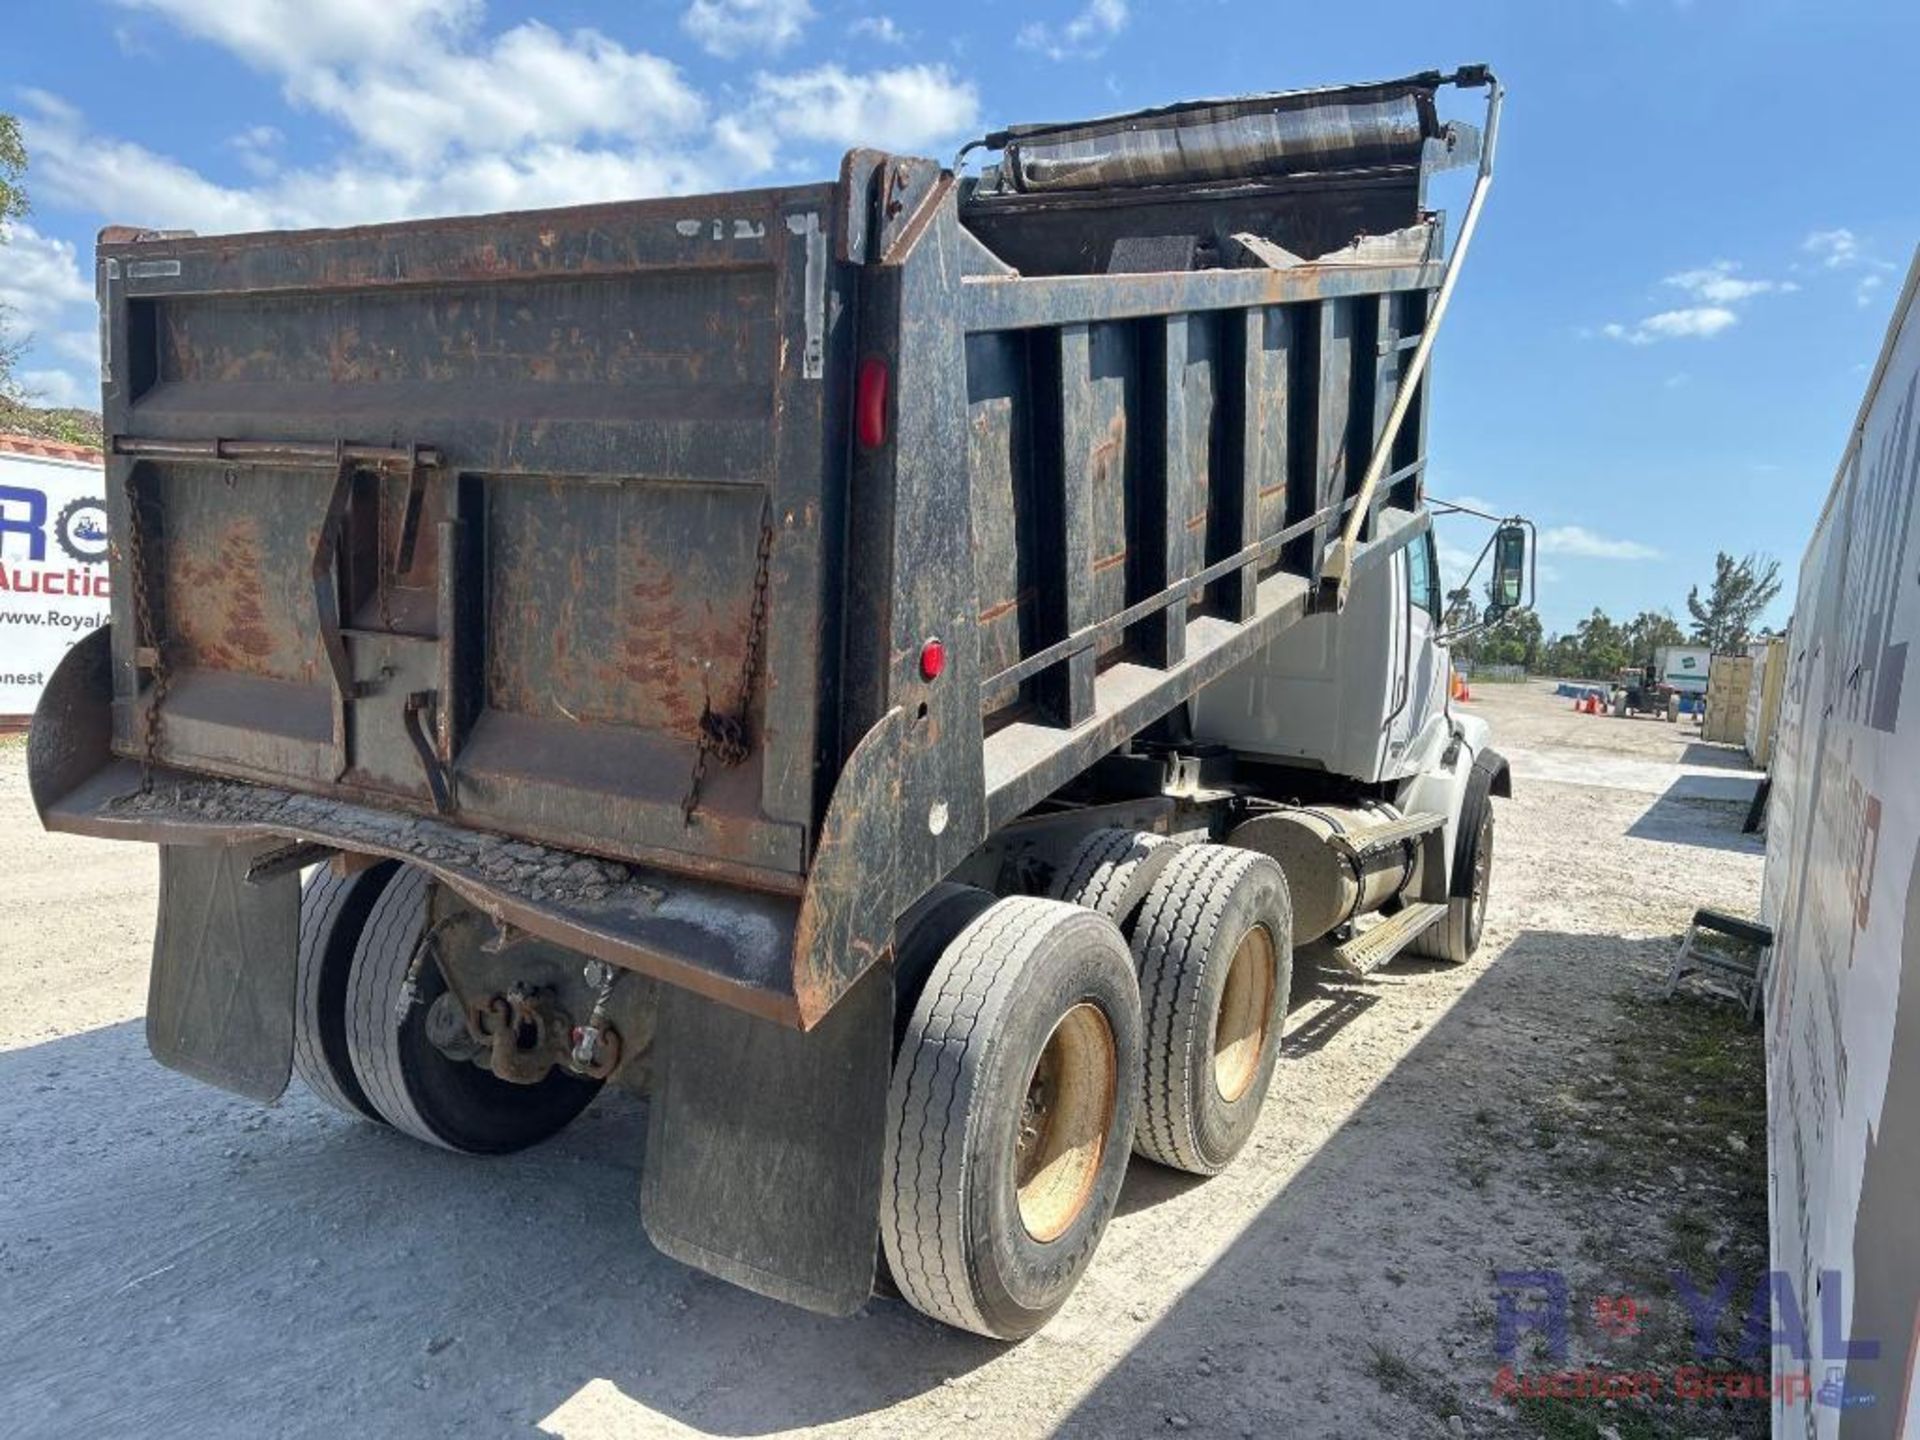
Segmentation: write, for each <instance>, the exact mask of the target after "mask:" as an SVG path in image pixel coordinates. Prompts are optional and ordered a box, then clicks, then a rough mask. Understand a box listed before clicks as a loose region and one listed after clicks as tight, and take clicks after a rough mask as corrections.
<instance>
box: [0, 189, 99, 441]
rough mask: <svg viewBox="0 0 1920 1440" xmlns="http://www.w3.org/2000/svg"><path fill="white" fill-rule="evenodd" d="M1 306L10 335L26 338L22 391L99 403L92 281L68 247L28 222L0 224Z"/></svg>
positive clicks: (56, 401)
mask: <svg viewBox="0 0 1920 1440" xmlns="http://www.w3.org/2000/svg"><path fill="white" fill-rule="evenodd" d="M0 311H4V312H5V313H4V317H3V318H4V320H5V322H6V330H7V336H8V338H10V339H12V340H25V341H27V342H28V349H27V353H26V356H25V363H23V364H22V365H21V367H20V371H19V374H18V375H17V377H16V379H17V380H18V383H19V385H20V387H21V388H22V389H24V390H25V391H27V392H28V393H29V394H30V395H32V396H33V397H34V398H36V399H39V400H41V401H43V403H45V404H49V405H85V406H87V407H89V408H97V407H98V406H99V404H100V379H99V373H100V372H99V353H100V341H99V336H98V327H97V326H96V325H95V324H94V323H93V318H92V317H93V315H94V295H93V284H92V281H91V280H89V279H88V271H87V270H86V269H83V268H82V267H81V263H80V256H79V252H78V250H77V249H76V248H75V247H74V246H73V245H71V244H69V243H68V242H67V241H65V240H56V239H54V238H53V237H52V236H48V235H42V234H41V233H40V232H39V231H37V230H35V229H34V228H33V227H32V226H31V225H29V224H27V223H26V222H25V221H20V220H16V221H13V222H11V223H10V224H7V225H4V226H0ZM55 359H57V360H60V361H62V362H63V363H62V364H60V365H59V366H53V365H49V364H48V363H47V362H48V361H50V360H55ZM29 367H31V368H29Z"/></svg>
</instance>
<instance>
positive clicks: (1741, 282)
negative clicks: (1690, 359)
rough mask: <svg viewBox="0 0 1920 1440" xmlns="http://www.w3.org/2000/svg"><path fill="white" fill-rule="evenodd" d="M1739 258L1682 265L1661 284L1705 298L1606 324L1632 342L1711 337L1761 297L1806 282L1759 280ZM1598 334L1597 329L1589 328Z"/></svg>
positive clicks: (1611, 335)
mask: <svg viewBox="0 0 1920 1440" xmlns="http://www.w3.org/2000/svg"><path fill="white" fill-rule="evenodd" d="M1739 271H1740V264H1739V262H1738V261H1735V260H1715V261H1713V262H1711V263H1710V264H1706V265H1699V266H1696V267H1694V268H1693V269H1691V270H1680V271H1676V272H1675V273H1674V274H1672V275H1669V276H1667V277H1666V278H1665V279H1663V280H1662V281H1661V282H1660V283H1661V284H1662V285H1666V286H1669V287H1671V288H1672V289H1675V290H1680V291H1684V292H1685V293H1686V294H1687V296H1688V297H1689V298H1691V299H1693V300H1695V301H1697V302H1699V303H1697V304H1693V305H1684V306H1680V307H1679V308H1677V309H1673V310H1662V311H1659V312H1658V313H1656V314H1653V315H1648V316H1646V317H1645V318H1644V319H1641V320H1636V321H1633V322H1631V323H1626V322H1622V321H1619V320H1615V321H1612V322H1611V323H1609V324H1606V325H1602V326H1601V327H1600V333H1601V334H1602V335H1604V336H1606V337H1607V338H1608V339H1609V340H1618V341H1621V342H1622V343H1624V344H1627V345H1653V344H1657V343H1658V342H1659V341H1662V340H1711V339H1712V338H1713V337H1714V336H1716V335H1718V334H1720V333H1721V332H1723V331H1726V330H1731V329H1732V328H1733V327H1734V326H1735V325H1737V324H1739V323H1740V311H1739V310H1737V309H1735V308H1734V307H1736V306H1744V305H1745V304H1746V303H1747V302H1748V301H1750V300H1752V299H1753V298H1754V297H1755V296H1759V295H1768V294H1787V293H1789V292H1791V291H1795V290H1798V289H1799V288H1800V287H1799V286H1798V285H1796V284H1795V283H1794V282H1793V281H1791V280H1759V279H1753V278H1750V277H1747V276H1744V275H1741V274H1740V273H1739ZM1583 333H1588V334H1590V333H1592V332H1590V331H1589V332H1583Z"/></svg>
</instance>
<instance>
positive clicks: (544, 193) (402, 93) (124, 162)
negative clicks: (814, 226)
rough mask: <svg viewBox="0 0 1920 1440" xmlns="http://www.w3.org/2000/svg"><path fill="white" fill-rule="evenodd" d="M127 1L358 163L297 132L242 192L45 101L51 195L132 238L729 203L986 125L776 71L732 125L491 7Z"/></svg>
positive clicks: (893, 86) (974, 102) (572, 36)
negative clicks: (823, 165) (294, 147)
mask: <svg viewBox="0 0 1920 1440" xmlns="http://www.w3.org/2000/svg"><path fill="white" fill-rule="evenodd" d="M120 3H122V4H124V5H127V6H129V7H132V8H137V9H139V10H141V11H143V12H146V13H150V14H153V15H156V16H159V17H162V18H164V19H167V20H169V21H171V22H172V23H173V24H175V25H177V26H179V27H180V28H181V29H183V30H185V31H187V32H188V33H189V34H192V35H196V36H199V37H201V38H204V39H207V40H209V41H211V42H212V43H215V44H219V45H222V46H225V47H226V48H227V49H229V50H230V51H232V52H233V53H234V54H235V55H236V56H237V57H239V58H240V59H241V60H243V61H244V62H245V63H247V64H249V65H251V66H253V67H255V68H257V69H260V70H262V71H265V72H267V73H270V74H272V75H275V76H277V77H278V78H279V80H280V82H281V89H282V93H283V95H284V97H285V99H286V100H287V103H288V104H289V105H290V106H292V107H294V108H295V109H300V110H305V111H307V112H309V113H311V114H314V115H317V116H319V117H322V118H323V119H324V120H326V121H329V122H332V123H333V124H336V125H337V126H339V127H340V129H341V130H342V131H344V132H345V137H346V139H347V140H348V142H349V143H348V144H347V145H345V146H342V147H338V148H336V149H333V150H331V151H328V152H324V153H329V154H330V155H332V156H333V157H335V158H330V159H328V160H326V161H323V162H320V163H318V164H309V165H308V166H305V167H294V168H290V167H288V166H287V165H286V164H285V162H284V157H283V156H282V154H281V151H280V149H279V146H278V142H279V134H278V132H277V131H276V130H275V129H274V128H273V127H271V126H255V127H253V128H251V129H249V130H246V131H244V132H242V133H241V134H239V135H237V136H235V137H233V139H232V140H231V141H230V142H229V144H230V146H231V148H232V149H233V150H234V151H235V153H236V154H237V155H238V156H239V158H240V162H241V164H242V166H243V167H244V168H245V169H246V170H247V172H248V173H249V175H250V176H251V180H250V181H249V182H247V183H241V184H223V183H220V182H218V181H216V180H213V179H211V178H209V177H208V176H206V175H204V174H202V173H200V172H199V171H197V170H194V169H192V168H189V167H188V166H186V165H184V164H181V163H180V162H179V161H178V160H176V159H175V158H173V157H171V156H168V155H165V154H159V153H156V152H155V151H153V150H151V149H149V148H147V147H146V146H145V145H142V144H139V143H137V142H134V141H130V140H126V139H122V138H120V137H117V136H112V135H100V134H97V133H93V132H92V131H91V129H90V127H88V126H87V125H86V123H85V122H84V120H83V119H82V117H81V116H80V115H79V113H78V112H77V111H76V110H74V109H73V107H71V106H70V105H67V104H66V103H65V102H63V101H62V100H60V99H58V98H57V97H54V96H51V95H47V94H45V93H35V92H29V93H28V96H27V99H28V106H27V114H26V116H25V120H26V124H27V128H28V137H27V138H28V142H29V145H30V147H31V148H32V151H33V154H34V160H35V167H34V168H35V179H36V187H37V189H38V191H39V193H41V194H42V195H43V196H44V197H45V198H46V199H47V201H48V202H50V203H54V204H61V205H64V206H68V207H71V208H73V209H77V210H81V211H85V212H90V213H96V214H104V215H105V216H106V217H107V218H109V219H111V220H114V221H116V222H127V223H135V224H143V225H151V226H155V227H164V228H189V229H194V230H199V231H201V232H203V233H222V232H233V231H245V230H258V229H268V228H276V227H294V226H324V225H339V224H351V223H365V222H373V221H381V220H390V219H401V218H411V217H418V216H428V215H444V214H453V213H462V212H474V211H490V210H506V209H528V208H538V207H542V206H549V205H562V204H573V203H583V202H592V201H602V200H609V199H617V198H628V197H638V196H647V195H661V194H673V193H686V192H689V191H697V190H712V189H723V188H726V187H728V186H730V185H740V184H746V183H750V182H752V181H754V180H757V179H761V178H763V177H765V176H767V175H769V174H776V175H777V174H781V173H784V170H785V169H788V168H791V166H792V164H793V160H794V158H795V157H794V156H793V154H792V152H793V151H795V150H799V149H803V148H805V147H807V146H809V145H813V144H822V145H824V144H828V143H831V144H833V145H836V146H838V145H849V144H854V143H865V144H874V145H881V146H894V147H898V148H903V149H904V148H914V149H932V148H934V147H936V146H938V145H942V144H945V143H947V142H954V141H958V140H961V139H965V138H966V135H965V134H964V133H963V132H965V131H967V130H969V129H970V128H971V127H973V126H974V125H975V124H976V121H977V118H978V106H979V102H978V96H977V93H976V92H975V90H974V87H973V86H972V85H971V84H970V83H967V82H966V81H965V80H963V79H961V78H959V77H957V76H956V75H954V74H953V73H952V72H950V71H949V70H948V69H947V68H946V67H944V66H938V65H910V66H897V67H893V68H882V69H878V70H868V71H861V70H849V69H843V68H841V67H839V66H835V65H826V66H820V67H817V68H814V69H811V70H805V71H801V72H798V73H784V74H782V73H767V72H762V73H759V74H756V75H754V76H753V77H752V78H751V79H750V80H749V81H747V82H745V84H744V85H743V86H742V87H741V91H742V93H740V94H738V95H737V96H736V97H735V98H734V99H733V101H732V103H731V104H729V105H728V106H726V107H721V106H719V105H717V104H714V103H711V102H710V101H709V98H708V96H706V95H704V94H702V93H701V91H700V90H699V89H697V88H696V87H695V86H693V85H692V84H691V83H690V82H689V81H688V80H687V78H686V77H685V76H684V75H683V74H682V73H681V72H680V70H679V69H678V68H677V67H676V66H675V65H673V64H672V63H671V62H670V61H668V60H665V59H663V58H661V57H660V56H658V55H653V54H649V53H647V52H646V51H644V50H639V49H630V48H628V47H627V46H625V45H623V44H621V43H619V42H618V41H615V40H613V39H610V38H609V37H607V36H606V35H603V34H601V33H599V32H597V31H594V30H584V29H583V30H574V31H571V32H566V33H562V32H560V31H558V30H555V29H552V28H550V27H548V26H546V25H543V24H541V23H539V22H537V21H529V22H524V23H520V24H515V25H513V26H511V27H509V28H507V29H505V30H503V31H500V32H498V33H488V32H487V30H486V28H485V24H484V21H485V12H484V9H483V7H482V4H481V3H480V0H259V3H257V4H253V5H239V4H230V3H228V0H120ZM811 13H812V12H811V9H810V7H809V6H808V5H807V4H806V3H799V0H778V3H776V0H756V3H745V0H706V3H696V4H695V5H694V6H693V7H692V8H691V9H689V10H688V11H687V16H688V23H689V24H690V25H694V26H696V27H698V26H701V25H705V26H707V27H708V28H709V29H710V30H711V32H712V33H711V35H710V36H709V38H715V37H719V36H721V35H722V31H725V33H726V34H727V35H732V34H733V33H734V32H733V31H732V30H727V29H726V27H727V26H729V25H735V26H746V25H749V24H752V25H756V26H758V27H760V30H759V32H758V33H759V34H760V36H761V38H760V41H758V42H756V43H760V44H762V45H763V46H776V47H777V45H779V44H781V43H784V41H783V40H782V39H781V36H783V35H784V34H786V32H787V30H788V29H790V28H792V27H797V26H798V25H799V24H801V23H803V22H804V20H805V19H806V18H807V16H809V15H810V14H811ZM696 16H699V17H703V18H700V19H696V18H695V17H696ZM738 38H740V39H741V43H745V31H744V30H742V31H741V32H740V35H739V37H738ZM362 41H364V43H361V42H362ZM722 43H726V42H725V41H724V40H723V41H722ZM723 108H724V113H721V112H722V111H723ZM812 158H815V159H817V158H819V157H812Z"/></svg>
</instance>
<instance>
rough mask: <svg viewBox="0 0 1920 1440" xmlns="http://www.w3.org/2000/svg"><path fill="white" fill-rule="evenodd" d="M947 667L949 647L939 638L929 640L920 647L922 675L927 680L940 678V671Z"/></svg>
mask: <svg viewBox="0 0 1920 1440" xmlns="http://www.w3.org/2000/svg"><path fill="white" fill-rule="evenodd" d="M946 668H947V647H946V646H945V645H942V644H941V643H940V642H939V641H938V640H929V641H927V643H926V644H924V645H922V646H921V647H920V675H921V678H922V679H925V680H938V679H939V678H940V672H941V671H942V670H944V669H946Z"/></svg>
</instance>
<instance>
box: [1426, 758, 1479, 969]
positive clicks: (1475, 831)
mask: <svg viewBox="0 0 1920 1440" xmlns="http://www.w3.org/2000/svg"><path fill="white" fill-rule="evenodd" d="M1492 878H1493V773H1492V771H1490V770H1487V769H1484V768H1483V767H1481V766H1479V765H1475V766H1474V767H1473V772H1472V773H1471V774H1470V775H1468V777H1467V793H1466V794H1465V795H1463V796H1461V797H1460V828H1459V831H1458V839H1457V840H1456V841H1455V843H1454V853H1453V873H1452V875H1451V877H1450V879H1449V881H1448V886H1447V889H1448V896H1447V915H1446V918H1445V919H1444V920H1441V921H1440V922H1439V923H1438V924H1436V925H1435V926H1434V927H1433V928H1432V929H1431V930H1429V931H1427V933H1426V934H1424V935H1422V936H1421V937H1420V938H1419V939H1417V940H1415V941H1414V942H1413V944H1412V946H1410V947H1409V948H1410V949H1411V951H1412V953H1414V954H1415V955H1424V956H1425V957H1427V958H1428V959H1429V960H1444V961H1446V962H1447V963H1448V964H1449V965H1464V964H1466V963H1467V961H1469V960H1471V959H1472V958H1473V952H1474V951H1475V950H1477V949H1479V948H1480V932H1481V930H1482V929H1483V928H1484V927H1485V925H1486V919H1487V892H1488V888H1489V886H1490V883H1491V881H1492Z"/></svg>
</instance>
